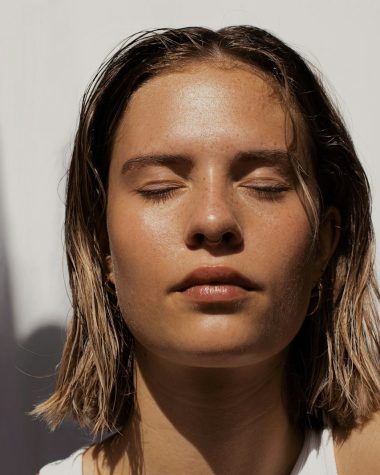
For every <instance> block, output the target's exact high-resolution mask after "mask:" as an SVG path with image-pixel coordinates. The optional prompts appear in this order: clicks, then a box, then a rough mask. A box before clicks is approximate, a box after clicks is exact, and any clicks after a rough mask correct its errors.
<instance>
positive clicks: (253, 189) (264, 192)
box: [243, 185, 291, 201]
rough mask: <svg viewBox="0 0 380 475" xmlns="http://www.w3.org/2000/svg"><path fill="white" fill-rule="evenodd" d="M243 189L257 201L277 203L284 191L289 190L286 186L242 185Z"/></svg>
mask: <svg viewBox="0 0 380 475" xmlns="http://www.w3.org/2000/svg"><path fill="white" fill-rule="evenodd" d="M243 188H244V189H245V190H246V191H247V192H248V193H249V194H252V195H255V196H256V197H258V198H259V199H263V200H271V201H277V200H279V199H281V198H282V197H283V196H284V194H285V192H286V191H289V190H290V189H291V187H290V186H288V185H265V186H264V185H243Z"/></svg>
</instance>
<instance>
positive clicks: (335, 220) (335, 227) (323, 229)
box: [314, 206, 341, 285]
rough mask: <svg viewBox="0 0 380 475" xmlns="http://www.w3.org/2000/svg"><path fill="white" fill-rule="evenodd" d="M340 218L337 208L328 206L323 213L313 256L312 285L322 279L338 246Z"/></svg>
mask: <svg viewBox="0 0 380 475" xmlns="http://www.w3.org/2000/svg"><path fill="white" fill-rule="evenodd" d="M340 224H341V217H340V213H339V211H338V209H337V208H335V207H332V206H330V207H329V208H327V210H326V212H325V213H324V215H323V217H322V219H321V222H320V226H319V233H318V245H317V249H316V256H315V274H314V284H315V285H316V284H317V283H318V281H319V279H320V278H321V277H322V274H323V272H324V270H325V269H326V267H327V265H328V263H329V261H330V259H331V257H332V255H333V254H334V251H335V249H336V247H337V245H338V242H339V239H340V231H341V227H340Z"/></svg>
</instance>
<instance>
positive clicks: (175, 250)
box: [107, 64, 329, 367]
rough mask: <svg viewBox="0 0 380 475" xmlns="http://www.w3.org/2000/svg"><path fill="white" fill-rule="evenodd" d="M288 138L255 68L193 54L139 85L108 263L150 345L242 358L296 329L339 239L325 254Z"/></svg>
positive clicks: (122, 129)
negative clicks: (196, 59) (315, 243)
mask: <svg viewBox="0 0 380 475" xmlns="http://www.w3.org/2000/svg"><path fill="white" fill-rule="evenodd" d="M289 135H291V130H287V126H286V121H285V113H284V111H283V108H282V107H281V104H280V101H279V99H278V97H277V95H276V94H275V93H274V91H273V90H272V89H271V87H270V86H269V85H268V83H267V82H266V81H265V80H263V79H262V77H260V76H259V75H257V73H255V72H254V71H253V70H251V69H249V68H248V67H246V66H243V65H242V66H241V67H238V66H232V67H228V68H227V67H222V66H219V65H205V64H192V65H189V66H187V67H186V68H185V69H184V70H182V71H180V72H178V71H173V72H168V73H165V74H162V75H160V76H158V77H156V78H154V79H151V80H149V81H148V82H147V83H146V84H144V85H143V86H142V87H140V88H139V89H138V90H137V91H136V92H135V93H134V94H133V96H132V98H131V100H130V102H129V104H128V107H127V110H126V112H125V113H124V116H123V118H122V121H121V123H120V125H119V128H118V130H117V133H116V137H115V143H114V149H113V153H112V159H111V166H110V172H109V189H108V209H107V226H108V233H109V243H110V258H109V259H108V265H109V270H110V278H111V280H113V281H114V283H115V285H116V290H117V296H118V302H119V305H120V307H121V309H122V313H123V316H124V319H125V321H126V322H127V324H128V327H129V328H130V330H131V332H132V334H133V335H134V337H135V339H136V342H137V344H138V345H142V346H143V347H144V348H145V349H146V351H147V352H149V353H150V354H153V355H156V356H160V357H163V358H165V359H167V360H170V361H172V362H175V363H180V364H187V365H193V366H214V367H233V366H238V365H248V364H254V363H257V362H260V361H263V360H265V359H267V358H270V357H273V356H275V355H280V354H282V352H283V350H284V349H286V347H287V346H288V344H289V343H290V342H291V340H292V339H293V337H294V336H295V335H296V333H297V331H298V329H299V328H300V326H301V324H302V322H303V319H304V317H305V314H306V313H307V308H308V303H309V298H310V292H311V289H312V287H313V286H314V285H315V283H316V281H317V280H318V278H319V276H320V274H321V270H322V267H323V265H324V263H325V261H326V255H327V254H328V249H327V250H326V247H327V248H328V246H329V244H328V238H326V239H325V240H324V241H323V240H322V241H323V242H322V244H323V245H321V248H322V251H321V252H320V253H319V252H318V251H312V232H311V227H310V223H309V220H308V218H307V214H306V211H305V204H304V203H302V201H301V199H300V196H299V194H298V189H297V183H296V181H295V179H294V176H293V173H292V168H291V166H290V163H289V161H288V159H287V156H286V149H287V147H286V143H287V142H288V141H289V139H290V138H291V137H289ZM304 165H305V166H307V164H304ZM322 232H323V230H322ZM326 240H327V244H326V242H325V241H326Z"/></svg>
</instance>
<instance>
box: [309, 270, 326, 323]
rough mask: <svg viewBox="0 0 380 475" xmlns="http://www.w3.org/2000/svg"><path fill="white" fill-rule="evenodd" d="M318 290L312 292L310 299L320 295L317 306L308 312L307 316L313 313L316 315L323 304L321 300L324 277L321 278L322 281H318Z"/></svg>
mask: <svg viewBox="0 0 380 475" xmlns="http://www.w3.org/2000/svg"><path fill="white" fill-rule="evenodd" d="M317 292H318V293H316V292H312V294H311V296H310V300H311V298H312V297H316V296H317V295H318V301H317V304H316V305H315V307H314V308H313V310H312V311H311V312H309V313H307V314H306V316H307V317H310V316H311V315H314V314H315V313H316V312H317V311H318V309H319V307H320V305H321V302H322V293H323V283H322V279H320V281H319V282H318V287H317Z"/></svg>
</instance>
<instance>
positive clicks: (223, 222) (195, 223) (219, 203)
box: [185, 190, 243, 250]
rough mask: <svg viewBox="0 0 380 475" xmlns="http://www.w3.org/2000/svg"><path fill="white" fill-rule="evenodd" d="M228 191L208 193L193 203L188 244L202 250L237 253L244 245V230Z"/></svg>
mask: <svg viewBox="0 0 380 475" xmlns="http://www.w3.org/2000/svg"><path fill="white" fill-rule="evenodd" d="M226 195H227V193H226V191H225V190H219V191H216V190H214V191H213V190H208V191H207V192H206V193H205V194H203V196H200V197H199V199H194V200H193V202H192V204H191V206H192V209H191V212H190V213H189V215H188V216H189V218H188V220H187V224H186V230H185V242H186V245H187V246H188V247H189V248H191V249H196V248H199V247H208V248H215V249H217V248H218V249H219V248H222V247H223V248H228V249H234V250H236V249H237V248H239V247H241V245H242V244H243V230H242V226H241V224H240V223H239V220H238V217H237V215H236V213H235V212H234V209H233V203H232V201H231V200H230V199H229V198H228V196H226Z"/></svg>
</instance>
